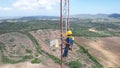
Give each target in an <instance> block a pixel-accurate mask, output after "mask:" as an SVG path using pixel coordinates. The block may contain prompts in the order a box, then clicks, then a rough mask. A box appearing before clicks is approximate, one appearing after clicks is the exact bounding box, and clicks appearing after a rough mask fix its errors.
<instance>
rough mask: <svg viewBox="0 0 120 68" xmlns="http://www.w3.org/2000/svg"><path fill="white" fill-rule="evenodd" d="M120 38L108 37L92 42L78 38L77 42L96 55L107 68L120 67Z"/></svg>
mask: <svg viewBox="0 0 120 68" xmlns="http://www.w3.org/2000/svg"><path fill="white" fill-rule="evenodd" d="M119 40H120V37H107V38H98V39H96V40H91V39H88V38H83V37H79V38H78V37H76V41H77V42H78V43H79V44H81V45H82V46H84V47H85V48H86V49H88V51H89V52H90V53H91V54H92V55H94V56H95V57H96V58H97V59H98V61H99V62H100V63H101V64H102V65H104V67H105V68H108V67H113V68H118V67H120V64H119V63H120V42H119Z"/></svg>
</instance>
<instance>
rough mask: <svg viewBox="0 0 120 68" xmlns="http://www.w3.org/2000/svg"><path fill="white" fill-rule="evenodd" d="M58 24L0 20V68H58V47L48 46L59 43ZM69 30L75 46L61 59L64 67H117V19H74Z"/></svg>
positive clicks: (119, 27) (119, 26)
mask: <svg viewBox="0 0 120 68" xmlns="http://www.w3.org/2000/svg"><path fill="white" fill-rule="evenodd" d="M110 21H112V22H110ZM58 23H59V20H58V19H44V20H42V19H40V20H37V19H35V20H34V19H33V20H31V19H29V20H27V19H26V20H25V21H23V20H22V19H17V20H14V19H13V20H3V21H2V23H0V68H16V67H17V68H34V67H35V68H39V67H40V68H60V46H59V47H58V48H55V47H50V46H49V45H50V41H51V40H54V39H58V41H59V45H60V44H61V43H60V30H59V24H58ZM71 30H72V31H73V35H74V36H75V44H74V47H73V50H72V51H69V55H68V57H67V58H64V59H63V63H64V67H65V68H70V65H69V64H71V62H72V61H75V62H76V61H77V62H79V63H80V65H81V66H79V67H80V68H103V66H104V68H108V67H112V68H118V67H120V64H119V62H120V61H119V60H120V58H119V56H120V53H119V52H120V43H119V40H120V31H119V30H120V21H119V19H117V20H116V19H103V20H102V19H100V20H99V19H98V20H92V19H75V18H73V19H71ZM75 62H74V63H75ZM74 63H73V64H74ZM76 64H77V63H75V64H74V65H76ZM101 64H102V65H101ZM77 66H78V65H77Z"/></svg>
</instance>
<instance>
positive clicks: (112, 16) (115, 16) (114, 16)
mask: <svg viewBox="0 0 120 68" xmlns="http://www.w3.org/2000/svg"><path fill="white" fill-rule="evenodd" d="M109 17H111V18H120V14H117V13H114V14H110V15H109Z"/></svg>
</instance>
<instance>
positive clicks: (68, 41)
mask: <svg viewBox="0 0 120 68" xmlns="http://www.w3.org/2000/svg"><path fill="white" fill-rule="evenodd" d="M73 42H74V37H73V36H72V31H70V30H69V31H67V38H66V40H65V41H63V43H64V44H65V48H64V53H63V57H67V55H68V51H69V50H72V46H73Z"/></svg>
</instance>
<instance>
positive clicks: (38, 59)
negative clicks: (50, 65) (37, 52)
mask: <svg viewBox="0 0 120 68" xmlns="http://www.w3.org/2000/svg"><path fill="white" fill-rule="evenodd" d="M40 62H41V60H40V58H34V59H33V60H32V61H31V63H33V64H34V63H40Z"/></svg>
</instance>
